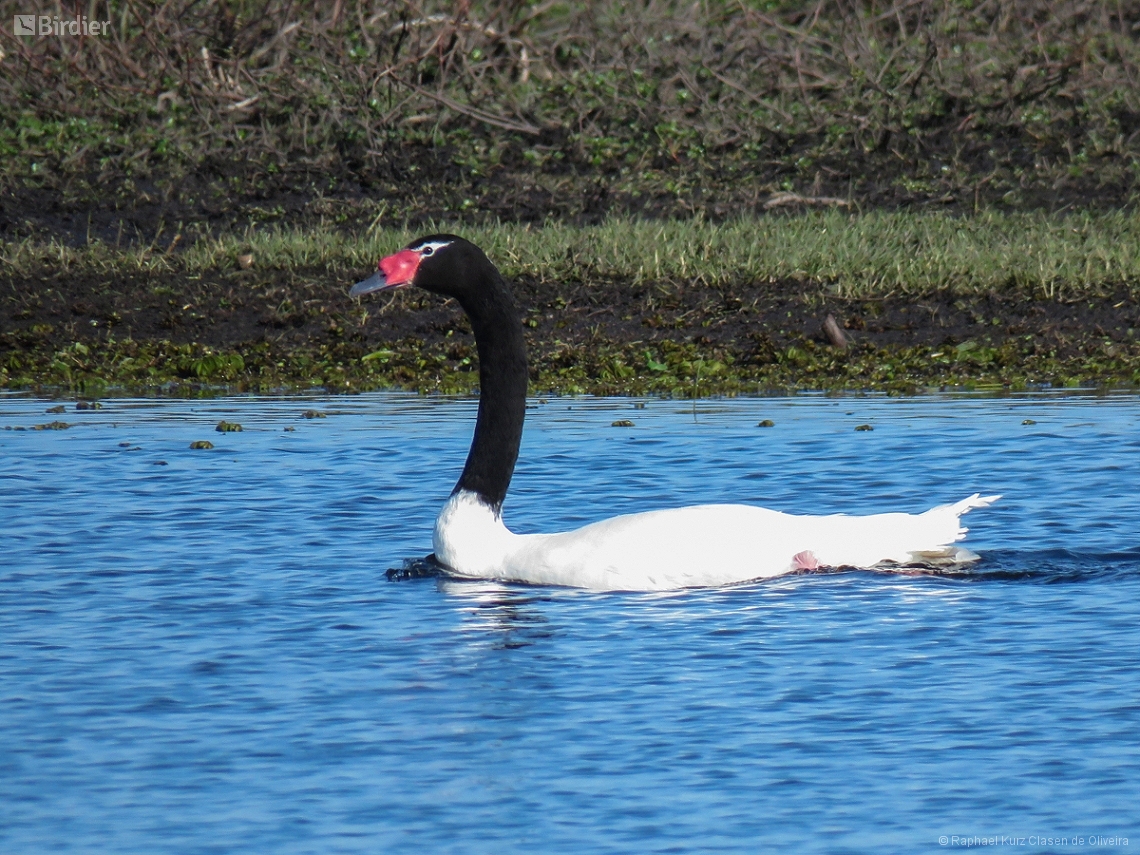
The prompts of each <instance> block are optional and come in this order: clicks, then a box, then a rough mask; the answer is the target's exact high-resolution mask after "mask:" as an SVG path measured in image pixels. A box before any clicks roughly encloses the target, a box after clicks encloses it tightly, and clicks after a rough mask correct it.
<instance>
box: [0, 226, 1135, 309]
mask: <svg viewBox="0 0 1140 855" xmlns="http://www.w3.org/2000/svg"><path fill="white" fill-rule="evenodd" d="M434 228H435V229H438V230H441V231H445V230H447V229H448V228H449V227H448V226H447V225H446V224H444V225H438V226H436V227H434ZM451 228H454V229H455V230H456V231H458V232H459V233H461V234H462V235H463V236H465V237H467V238H468V239H470V240H472V241H474V242H475V243H477V244H479V245H480V246H482V247H483V248H484V250H485V251H486V252H487V254H488V255H489V256H490V258H491V259H492V260H493V261H494V262H496V264H498V265H499V267H500V269H501V270H502V271H503V273H504V274H505V275H506V276H508V277H509V278H514V277H522V276H525V277H534V278H537V279H540V280H562V281H580V282H587V283H588V282H590V281H591V280H593V281H599V280H611V281H624V282H629V283H630V284H639V283H645V282H668V283H676V284H688V285H696V286H703V287H717V286H721V285H728V284H732V283H734V282H742V281H754V280H758V279H759V280H787V279H791V280H797V281H800V282H803V283H804V284H805V286H810V285H816V286H821V287H826V288H828V289H829V290H830V291H831V292H832V293H834V294H836V295H837V296H841V297H847V298H856V299H861V298H870V297H875V296H884V295H887V294H906V295H920V294H924V293H933V292H939V291H946V292H950V293H958V294H978V293H985V292H988V291H991V290H995V291H999V292H1005V293H1009V292H1013V293H1023V294H1025V295H1026V296H1027V297H1033V298H1037V299H1042V298H1044V299H1059V300H1064V299H1068V298H1072V297H1075V296H1078V295H1079V296H1084V295H1088V294H1095V293H1096V292H1097V290H1098V289H1100V288H1102V287H1105V288H1107V287H1118V286H1122V285H1123V286H1127V287H1129V288H1135V287H1136V286H1137V285H1138V284H1140V213H1137V212H1109V213H1081V214H1071V215H1068V216H1048V215H1044V214H1037V213H997V212H987V213H982V214H980V215H978V216H975V217H969V218H960V217H953V216H950V215H946V214H936V213H927V214H914V213H906V212H893V213H890V212H878V211H873V212H869V213H866V214H846V213H841V212H834V211H833V212H824V213H814V214H806V215H800V216H794V217H792V216H789V217H785V216H770V217H763V218H746V219H740V220H735V221H731V222H728V223H724V224H713V223H709V222H707V221H704V220H701V219H699V218H698V219H691V220H685V221H664V222H651V221H640V220H631V219H611V220H608V221H606V222H604V223H602V224H601V225H598V226H574V225H568V224H565V223H550V224H548V225H546V226H544V227H529V226H525V225H518V224H496V225H474V226H462V227H459V226H454V227H451ZM432 230H433V228H431V227H424V228H420V229H416V230H415V231H414V232H413V231H409V230H407V229H375V230H372V231H371V232H370V233H368V234H365V235H360V236H355V235H351V234H345V233H343V232H340V231H335V230H333V229H317V230H280V229H265V230H260V231H248V232H246V233H243V234H234V235H228V236H224V237H221V238H211V239H203V240H200V241H198V242H197V243H195V244H194V245H193V246H192V247H190V248H189V249H187V250H186V251H185V252H181V253H167V252H164V251H162V250H160V249H157V248H154V247H132V248H127V249H121V250H120V249H116V248H114V247H111V246H108V245H106V244H101V243H92V244H90V245H87V246H83V247H79V248H69V247H66V246H63V245H62V244H60V243H58V242H55V241H52V242H48V243H37V242H35V241H33V240H24V241H20V242H16V243H7V244H0V263H3V264H5V265H6V266H8V268H9V270H10V271H11V272H17V273H24V274H27V273H29V272H31V271H35V270H44V269H50V270H53V271H62V272H67V271H73V270H88V271H95V272H100V273H106V274H115V273H137V272H147V271H150V272H161V271H164V270H171V271H174V270H177V271H182V272H186V273H198V272H207V271H214V270H232V269H234V268H235V267H236V266H237V264H238V258H239V256H241V255H243V254H245V253H252V255H253V259H254V262H253V263H254V265H255V266H256V267H257V268H258V269H260V270H267V269H268V270H281V271H283V272H284V271H292V270H313V269H319V268H324V269H327V270H328V271H329V272H330V273H333V274H335V275H338V276H345V277H351V276H352V275H356V274H361V273H363V272H364V271H366V270H367V269H368V268H369V267H371V266H372V265H373V264H374V263H375V262H376V260H377V258H379V257H380V256H381V255H384V254H386V253H390V252H393V251H394V250H396V249H397V248H399V247H400V246H402V245H404V244H406V243H407V242H408V241H410V240H411V239H413V238H414V237H416V236H418V235H420V234H424V233H426V232H430V231H432Z"/></svg>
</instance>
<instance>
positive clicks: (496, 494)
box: [453, 253, 527, 513]
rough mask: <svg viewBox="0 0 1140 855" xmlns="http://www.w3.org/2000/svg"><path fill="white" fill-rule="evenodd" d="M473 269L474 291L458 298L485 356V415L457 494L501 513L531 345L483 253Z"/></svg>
mask: <svg viewBox="0 0 1140 855" xmlns="http://www.w3.org/2000/svg"><path fill="white" fill-rule="evenodd" d="M479 255H480V256H481V257H482V263H481V264H477V265H475V266H474V268H468V272H467V276H468V277H471V282H470V284H471V287H470V288H464V289H463V291H464V293H462V294H459V295H457V299H458V300H459V303H460V305H461V306H463V309H464V310H465V311H466V312H467V316H468V317H469V318H470V319H471V328H472V330H473V331H474V333H475V345H476V348H477V349H478V351H479V414H478V417H477V418H476V420H475V436H474V438H473V439H472V440H471V450H470V451H469V452H468V454H467V464H466V465H465V466H464V467H463V474H462V475H460V476H459V483H458V484H456V485H455V490H454V491H453V494H454V493H457V492H459V491H461V490H467V491H470V492H473V493H475V494H477V495H478V496H479V498H480V499H482V500H483V501H484V502H486V503H487V504H488V505H490V506H491V507H492V508H493V509H494V510H495V512H496V513H498V512H499V511H500V510H501V509H502V506H503V499H504V498H506V495H507V487H508V486H510V483H511V475H512V474H514V471H515V461H516V460H517V459H518V456H519V443H520V442H521V441H522V431H523V418H524V416H525V413H526V384H527V368H526V344H525V342H524V341H523V332H522V323H521V322H520V320H519V316H518V311H517V309H516V308H515V303H514V300H513V299H512V297H511V292H510V290H509V289H508V288H507V284H506V283H505V282H504V281H503V277H502V276H501V275H500V274H499V271H498V270H496V269H495V266H494V265H493V264H491V262H490V261H488V260H487V258H486V257H485V256H483V255H482V253H479Z"/></svg>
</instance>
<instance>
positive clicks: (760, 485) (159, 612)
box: [0, 394, 1140, 853]
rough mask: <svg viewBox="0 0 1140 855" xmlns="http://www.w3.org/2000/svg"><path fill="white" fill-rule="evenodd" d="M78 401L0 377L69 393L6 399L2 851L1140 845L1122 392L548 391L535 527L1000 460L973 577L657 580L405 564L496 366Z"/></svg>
mask: <svg viewBox="0 0 1140 855" xmlns="http://www.w3.org/2000/svg"><path fill="white" fill-rule="evenodd" d="M51 403H54V402H47V401H44V400H36V399H30V398H26V397H19V396H7V397H0V428H2V427H4V426H24V427H30V426H32V425H34V424H37V423H43V422H47V421H50V420H52V419H57V418H60V419H64V420H66V421H68V422H70V423H72V425H73V426H72V427H71V428H70V429H69V430H66V431H31V430H28V431H4V430H0V852H4V853H41V852H57V851H59V852H82V853H103V852H106V853H111V852H114V853H154V852H177V853H215V852H217V853H222V852H242V853H245V852H249V853H266V852H274V853H336V852H351V853H357V852H360V853H364V852H386V853H413V852H415V853H424V852H430V853H516V852H518V853H523V852H526V853H531V852H553V853H584V852H591V853H595V852H598V853H608V852H614V853H617V852H698V851H699V852H734V853H735V852H741V853H744V852H758V851H776V850H779V851H789V852H792V851H804V852H814V851H821V852H868V851H883V852H886V851H897V852H925V851H934V850H941V849H947V848H960V847H961V846H962V845H963V844H964V843H965V842H967V840H968V839H969V838H971V837H981V838H983V839H991V838H995V837H1000V836H1003V835H1004V836H1005V837H1006V838H1007V839H1008V838H1013V840H1014V841H1018V840H1020V841H1021V842H1020V845H1017V846H1016V847H1015V848H1016V849H1017V851H1021V852H1069V851H1078V850H1087V849H1092V848H1095V849H1098V850H1105V849H1111V850H1114V851H1134V850H1135V849H1136V848H1137V847H1138V846H1140V807H1138V805H1140V798H1138V795H1140V787H1138V785H1137V781H1138V780H1140V664H1138V660H1140V489H1138V487H1137V485H1140V400H1138V399H1137V398H1135V397H1128V396H1118V397H1099V398H1097V397H1067V398H1047V397H1032V396H1027V397H1024V398H1005V399H980V398H969V397H957V398H937V397H931V398H917V399H879V398H822V397H813V398H802V397H801V398H782V399H751V400H735V401H711V402H708V401H706V402H700V403H699V404H698V405H697V407H696V408H695V409H694V408H693V406H692V404H690V403H685V402H675V401H653V400H651V401H645V402H642V403H643V407H644V408H643V409H639V408H635V402H632V401H629V400H579V399H570V400H567V399H552V400H550V401H549V402H545V403H542V402H538V401H535V402H534V406H533V408H532V409H531V410H530V412H529V413H528V419H529V421H528V428H527V433H526V437H525V440H524V444H523V449H522V456H521V460H520V465H519V468H518V472H517V475H516V480H515V483H514V485H513V488H512V494H511V497H510V498H509V499H508V503H507V508H506V514H507V519H508V522H509V523H510V524H511V525H512V526H513V527H514V528H516V530H520V531H538V530H553V529H559V528H566V527H571V526H574V525H577V524H579V523H582V522H586V521H589V520H593V519H597V518H600V517H604V516H608V515H611V514H616V513H622V512H626V511H635V510H645V509H650V508H655V507H662V506H666V505H678V504H692V503H701V502H718V501H733V502H755V503H762V504H766V505H769V506H773V507H778V508H781V509H784V510H790V511H797V512H814V513H825V512H832V511H857V512H876V511H884V510H906V511H920V510H923V509H925V508H926V507H928V506H930V505H932V504H936V503H942V502H948V501H953V500H957V499H959V498H962V497H963V496H966V495H968V494H970V493H973V492H975V491H981V492H984V493H1003V494H1005V498H1003V499H1002V500H1001V502H999V503H998V504H997V505H995V506H994V507H993V508H990V509H986V510H982V511H976V512H974V513H973V514H971V515H970V516H969V517H967V518H966V522H967V523H968V525H969V526H970V528H971V533H970V536H969V539H968V540H967V541H966V542H967V544H968V545H969V546H970V547H971V548H972V549H974V550H976V551H978V552H980V553H982V554H983V556H984V559H983V561H982V563H981V564H979V565H978V566H977V568H976V570H975V571H974V573H973V574H972V575H970V576H967V577H955V578H936V577H931V576H903V575H887V574H878V573H843V574H837V575H815V576H810V575H809V576H798V577H792V578H785V579H779V580H775V581H770V582H768V583H762V584H754V585H746V586H742V587H738V588H731V589H723V590H714V591H694V592H685V593H678V594H668V595H661V594H654V595H650V594H591V593H585V592H579V591H571V590H561V589H540V588H526V587H522V586H507V585H498V584H490V583H473V582H458V581H450V580H446V579H432V578H429V579H418V580H411V581H401V582H389V581H388V580H387V579H386V578H385V571H386V570H387V569H389V568H391V567H399V566H400V565H401V563H402V561H403V560H404V559H406V558H413V557H417V556H422V555H424V554H426V553H427V552H429V551H430V548H431V547H430V538H431V527H432V523H433V520H434V515H435V512H436V509H437V508H438V506H439V505H440V503H441V502H442V501H443V500H444V498H445V497H446V496H447V494H448V492H449V491H450V489H451V486H452V484H453V482H454V479H455V477H456V476H457V473H458V471H459V469H460V468H461V466H462V463H463V459H464V456H465V454H466V448H467V442H468V439H469V436H470V430H471V427H472V420H473V418H474V406H475V405H474V402H472V401H466V400H461V401H454V400H438V399H425V398H418V397H414V396H406V395H391V394H390V395H369V396H361V397H354V398H331V399H330V398H323V399H322V398H305V399H298V398H291V399H264V398H240V399H221V400H213V401H169V400H157V401H155V400H108V401H106V402H104V403H105V406H104V408H103V409H101V410H94V411H90V410H89V411H85V412H74V411H73V410H72V407H70V406H69V408H68V412H67V413H66V415H62V416H56V415H47V414H46V413H45V412H44V411H45V409H46V408H47V407H48V406H50V405H51ZM310 408H316V409H320V410H323V411H325V412H327V414H328V417H327V418H325V419H312V420H303V419H300V418H299V415H300V413H301V412H302V411H303V410H306V409H310ZM223 418H224V419H227V420H230V421H237V422H241V423H242V424H243V425H244V428H245V430H244V431H243V432H242V433H232V434H221V433H217V432H215V431H214V429H213V428H214V425H215V424H216V423H217V422H218V421H219V420H220V419H223ZM619 418H629V419H631V420H633V421H634V422H635V427H633V428H625V429H622V428H615V427H611V422H613V421H614V420H616V419H619ZM763 418H770V419H772V420H774V421H775V423H776V424H775V427H772V428H767V429H763V428H758V427H757V426H756V425H757V422H758V421H759V420H760V419H763ZM1026 419H1031V420H1033V421H1034V422H1035V424H1023V421H1025V420H1026ZM862 423H869V424H872V425H873V426H874V430H873V431H866V432H856V431H855V430H854V427H855V425H858V424H862ZM288 427H292V428H295V430H293V431H287V430H285V429H286V428H288ZM198 439H209V440H212V441H213V442H214V443H215V445H216V448H215V449H214V450H212V451H191V450H190V449H189V448H188V445H189V443H190V442H191V441H193V440H198ZM163 463H165V465H163ZM942 837H945V844H940V838H942ZM1048 838H1064V841H1063V842H1051V841H1049V839H1048ZM1097 838H1101V841H1100V842H1095V841H1096V839H1097ZM1125 838H1126V839H1127V844H1125V843H1123V842H1121V841H1122V839H1125ZM1043 841H1044V842H1043ZM998 845H1001V844H998ZM1006 845H1009V844H1006Z"/></svg>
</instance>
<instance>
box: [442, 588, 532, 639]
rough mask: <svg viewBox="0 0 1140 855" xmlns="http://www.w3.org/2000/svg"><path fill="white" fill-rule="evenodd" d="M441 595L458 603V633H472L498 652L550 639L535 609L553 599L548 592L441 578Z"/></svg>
mask: <svg viewBox="0 0 1140 855" xmlns="http://www.w3.org/2000/svg"><path fill="white" fill-rule="evenodd" d="M436 584H437V585H438V587H439V590H440V592H441V593H444V594H447V595H449V596H453V597H456V598H458V599H459V600H460V602H461V606H460V609H461V611H462V612H464V615H465V618H464V621H463V624H462V626H461V631H462V632H463V633H465V634H475V635H478V636H480V637H482V640H483V641H484V642H486V641H490V642H491V643H490V646H491V647H492V648H493V649H498V650H513V649H517V648H520V647H529V646H530V645H532V644H534V643H535V642H536V641H539V640H541V639H545V638H550V637H551V636H552V634H553V633H552V632H551V631H550V628H549V621H548V619H547V618H546V616H545V615H543V614H542V612H541V610H540V609H539V608H535V606H536V605H537V604H539V603H548V602H550V601H551V600H552V599H553V598H554V595H552V594H551V593H550V592H548V591H544V590H542V589H537V588H527V587H523V586H520V585H509V584H506V583H503V582H493V581H486V580H482V579H456V578H450V577H440V578H439V580H438V581H437V583H436Z"/></svg>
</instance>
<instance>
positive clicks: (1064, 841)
mask: <svg viewBox="0 0 1140 855" xmlns="http://www.w3.org/2000/svg"><path fill="white" fill-rule="evenodd" d="M938 845H939V846H955V847H958V846H960V847H962V848H965V849H975V848H979V847H982V846H1032V847H1033V848H1034V849H1036V848H1038V847H1040V846H1052V847H1054V848H1060V847H1069V846H1078V847H1082V848H1086V849H1087V848H1090V847H1091V848H1095V847H1099V846H1106V847H1112V846H1119V847H1122V848H1123V847H1127V846H1128V838H1127V837H1124V836H1122V835H1119V834H1026V835H1015V834H991V835H985V834H943V835H940V836H939V838H938Z"/></svg>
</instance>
